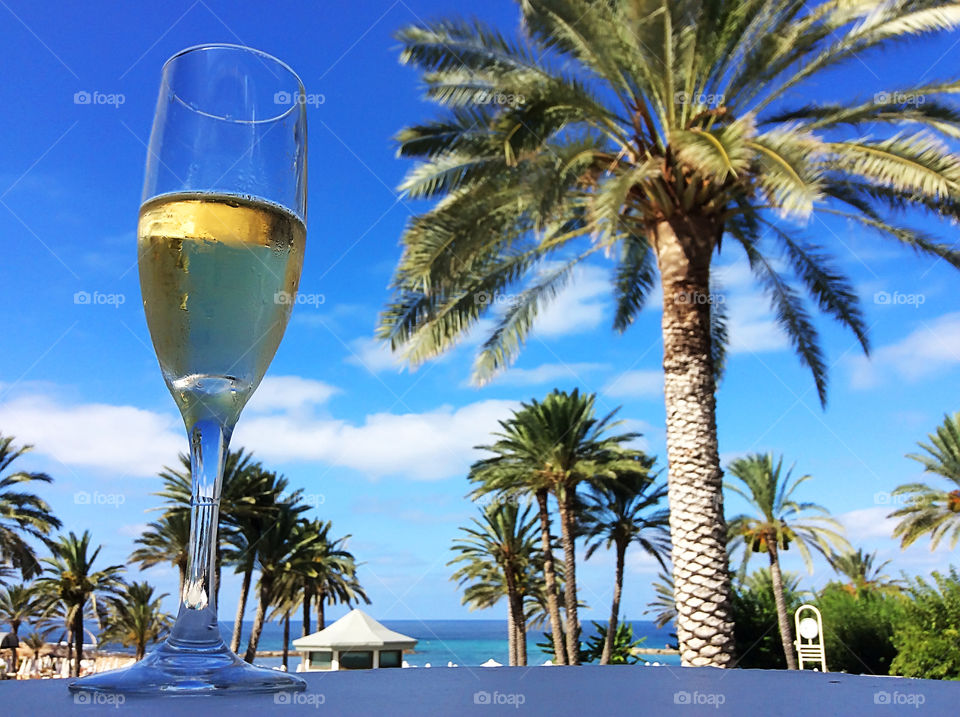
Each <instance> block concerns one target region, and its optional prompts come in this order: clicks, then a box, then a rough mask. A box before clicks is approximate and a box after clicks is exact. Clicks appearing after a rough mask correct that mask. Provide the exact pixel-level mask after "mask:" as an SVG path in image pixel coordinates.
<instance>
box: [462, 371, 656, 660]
mask: <svg viewBox="0 0 960 717" xmlns="http://www.w3.org/2000/svg"><path fill="white" fill-rule="evenodd" d="M595 402H596V395H594V394H590V395H586V394H581V393H580V392H579V390H577V389H574V390H573V391H572V392H571V393H567V392H565V391H559V390H556V389H555V390H554V391H552V392H551V393H550V394H549V395H548V396H547V397H546V398H545V399H544V400H543V402H539V401H537V400H533V401H531V402H530V403H524V404H521V407H520V409H519V410H517V411H516V412H515V413H514V414H513V416H512V417H510V418H509V419H507V420H505V421H501V422H500V426H501V429H502V430H501V431H500V432H498V433H496V434H494V435H495V437H496V438H498V440H497V442H496V443H494V444H493V445H491V446H481V448H482V449H484V450H487V451H490V452H492V453H494V456H493V457H491V458H489V459H485V460H481V461H479V462H478V463H475V464H474V466H473V467H472V469H471V473H470V480H471V481H473V482H475V483H477V484H478V489H477V490H476V491H475V492H474V495H479V494H482V493H484V492H498V493H503V494H506V495H517V494H520V495H528V494H530V493H533V495H535V496H536V497H537V501H538V508H539V517H540V525H541V546H542V550H543V551H544V552H543V554H544V556H546V557H548V558H549V557H550V553H551V550H550V542H549V538H550V534H549V513H546V503H545V501H543V500H542V497H543V496H544V495H545V493H547V492H548V493H550V494H552V495H553V496H554V497H555V498H556V501H557V508H558V513H559V516H560V544H561V546H562V547H563V558H564V574H565V578H566V582H565V585H564V588H565V589H564V600H565V605H564V612H565V614H566V630H565V635H566V645H565V650H566V656H567V661H568V662H569V664H573V665H575V664H579V654H580V620H579V618H578V614H577V581H576V569H577V568H576V543H575V539H576V521H577V517H578V512H579V502H578V499H577V487H578V486H579V485H580V484H581V483H582V482H583V481H586V480H596V479H599V478H602V477H606V478H615V477H616V475H617V471H623V472H625V471H630V470H636V469H637V463H636V461H635V460H634V459H635V457H636V452H635V451H630V450H628V449H626V448H625V447H624V444H626V443H628V442H629V441H631V440H633V439H635V438H637V436H638V434H636V433H622V434H611V433H610V431H612V430H613V429H615V428H617V427H618V426H619V425H621V422H620V421H614V416H615V415H616V410H614V411H612V412H610V413H608V414H607V415H606V416H604V417H602V418H597V417H596V414H595V411H594V405H595ZM551 562H552V561H551ZM554 572H555V571H554ZM554 582H555V579H554ZM548 594H549V592H548ZM554 619H555V616H554V613H553V610H552V609H551V628H552V631H553V633H554V635H553V637H554V639H556V638H557V635H556V628H554V627H553V624H552V623H553V621H554ZM556 654H557V655H560V654H561V653H560V652H559V651H558V652H557V653H556Z"/></svg>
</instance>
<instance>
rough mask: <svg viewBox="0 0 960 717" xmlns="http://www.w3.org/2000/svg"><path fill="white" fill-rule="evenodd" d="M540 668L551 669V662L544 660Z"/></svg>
mask: <svg viewBox="0 0 960 717" xmlns="http://www.w3.org/2000/svg"><path fill="white" fill-rule="evenodd" d="M541 667H553V660H544V661H543V664H542V665H541Z"/></svg>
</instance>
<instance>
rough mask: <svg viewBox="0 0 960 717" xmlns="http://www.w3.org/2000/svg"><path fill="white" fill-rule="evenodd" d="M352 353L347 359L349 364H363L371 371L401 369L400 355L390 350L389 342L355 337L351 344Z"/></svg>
mask: <svg viewBox="0 0 960 717" xmlns="http://www.w3.org/2000/svg"><path fill="white" fill-rule="evenodd" d="M349 347H350V355H349V356H347V358H346V359H345V360H346V362H347V363H348V364H352V365H354V366H361V367H363V368H365V369H367V370H368V371H370V372H371V373H382V372H383V371H389V370H393V371H399V370H400V362H399V360H398V356H397V355H396V354H394V353H393V352H392V351H391V350H390V346H389V344H387V343H385V342H383V341H378V340H377V339H373V338H366V337H364V338H359V339H354V340H353V341H351V342H350V344H349Z"/></svg>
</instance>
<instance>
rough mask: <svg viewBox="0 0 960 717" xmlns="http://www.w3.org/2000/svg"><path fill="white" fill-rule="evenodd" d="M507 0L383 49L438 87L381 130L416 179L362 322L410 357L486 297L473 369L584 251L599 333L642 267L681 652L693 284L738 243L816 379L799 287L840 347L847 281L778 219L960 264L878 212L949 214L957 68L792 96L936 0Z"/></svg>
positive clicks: (715, 467) (525, 325)
mask: <svg viewBox="0 0 960 717" xmlns="http://www.w3.org/2000/svg"><path fill="white" fill-rule="evenodd" d="M518 4H519V5H520V9H521V16H522V18H521V36H520V37H519V38H517V39H513V38H508V37H505V36H504V35H503V34H502V33H501V32H499V31H497V30H494V29H491V28H489V27H486V26H484V25H483V24H482V23H480V22H460V21H453V20H450V21H437V22H433V23H429V24H421V25H417V26H413V27H408V28H406V29H404V30H402V31H401V32H400V33H399V40H400V42H401V43H402V52H401V61H402V62H403V63H405V64H408V65H412V66H414V67H416V68H417V69H419V70H420V71H422V73H423V80H424V83H425V85H426V88H427V89H426V92H427V95H428V97H429V98H430V99H432V100H433V101H435V102H437V103H438V104H440V105H442V106H443V107H444V108H445V110H444V111H443V112H442V114H441V116H439V117H438V118H437V119H435V120H433V121H429V122H424V123H421V124H417V125H413V126H409V127H407V128H406V129H404V130H402V131H401V132H400V133H399V135H398V136H397V140H398V143H399V154H400V156H402V157H408V158H412V159H416V160H419V162H418V164H417V165H416V166H415V167H414V168H413V169H412V170H411V171H410V173H409V174H408V175H407V177H406V179H405V181H404V182H403V184H402V185H401V189H402V190H403V191H404V193H405V194H406V196H408V197H410V198H413V199H437V200H439V201H437V203H436V205H435V206H434V207H433V208H432V209H430V210H428V211H425V212H424V213H422V214H420V215H418V216H416V217H414V218H413V220H412V221H411V222H410V223H409V224H408V226H407V229H406V231H405V232H404V235H403V238H402V242H403V256H402V258H401V259H400V262H399V264H398V266H397V269H396V271H395V275H394V280H393V289H394V295H393V298H392V300H391V302H390V303H389V305H388V306H387V308H386V309H385V311H384V312H383V314H382V315H381V319H380V327H379V330H378V335H379V336H380V337H381V338H383V339H385V340H387V341H389V342H390V344H391V345H392V347H393V348H394V349H395V350H397V351H400V352H402V354H403V357H404V359H405V360H406V361H407V362H409V363H411V364H419V363H421V362H423V361H426V360H428V359H430V358H432V357H434V356H436V355H438V354H440V353H441V352H443V351H445V350H446V349H448V348H450V347H451V346H452V345H454V344H455V343H456V342H457V341H458V339H460V338H462V337H463V336H464V335H465V333H466V332H467V331H469V330H470V329H471V328H473V327H475V326H476V325H477V322H478V320H479V319H480V318H482V317H483V316H484V315H486V314H487V313H489V312H491V308H492V307H496V308H495V309H494V313H495V317H494V318H495V321H496V329H495V330H494V331H493V333H492V334H491V335H490V336H489V338H488V339H487V340H486V342H484V343H483V344H482V346H481V348H480V352H479V354H478V356H477V359H476V363H475V371H474V374H475V378H476V379H477V380H478V381H481V382H482V381H485V380H488V379H489V378H490V377H491V376H492V375H493V374H494V373H495V372H496V371H498V370H500V369H502V368H503V367H504V366H506V365H508V364H509V363H510V362H511V361H512V360H513V359H514V358H515V357H516V355H517V354H518V352H519V350H520V349H521V347H522V345H523V343H524V341H525V339H526V337H527V336H528V335H529V333H530V331H531V330H532V328H533V326H534V324H535V320H536V317H537V315H538V314H539V313H541V311H542V309H543V307H544V305H545V304H546V303H547V302H549V301H550V300H551V299H552V298H554V297H555V296H556V294H557V292H558V291H559V290H560V289H561V288H562V287H563V286H565V285H566V284H568V283H569V282H570V281H572V280H574V278H575V276H576V269H577V267H578V266H580V265H582V264H583V263H584V262H588V261H592V260H593V257H611V256H612V257H614V258H615V259H616V263H615V272H614V279H613V282H612V284H613V293H614V298H615V301H616V310H615V317H614V328H615V329H616V330H618V331H624V330H626V329H627V328H628V327H629V326H630V325H631V324H632V323H633V321H634V319H635V318H636V316H637V314H638V312H639V311H640V310H641V309H642V308H643V307H644V306H645V304H646V301H647V298H648V296H649V295H650V293H651V291H653V290H654V287H655V286H656V285H657V283H658V277H659V285H660V288H661V289H662V295H663V297H664V300H663V309H662V333H663V346H664V350H663V368H664V389H665V391H664V394H665V395H664V398H665V402H666V416H667V454H668V461H669V486H670V521H671V532H672V534H673V549H672V558H673V559H672V562H673V571H674V578H675V581H676V588H677V607H678V617H677V631H678V635H679V639H680V646H681V651H682V654H683V661H684V663H685V664H693V665H718V666H725V665H729V664H731V663H732V660H733V647H734V640H733V624H732V620H731V613H730V580H729V575H728V571H727V554H726V546H725V539H726V529H725V526H724V520H723V507H722V488H721V483H722V471H721V469H720V454H719V450H718V447H717V430H716V405H715V392H716V379H717V376H718V374H719V373H720V371H721V370H722V367H723V349H724V344H725V337H726V331H725V323H724V321H723V318H724V317H723V311H722V309H723V304H722V302H720V301H718V300H716V297H714V296H713V295H712V294H711V290H712V284H711V273H712V269H711V263H712V260H713V255H714V253H715V252H716V253H719V252H720V249H721V246H724V247H726V248H727V250H728V252H729V251H730V250H731V249H732V248H738V249H742V251H743V255H744V256H745V257H746V259H747V261H748V262H749V265H750V268H751V269H752V271H753V274H754V275H755V277H756V279H757V281H758V282H759V284H760V285H761V286H762V288H763V290H764V291H765V292H766V293H767V295H768V296H769V297H770V301H771V305H772V308H773V309H774V312H775V315H776V318H777V321H778V323H779V324H780V326H782V327H783V329H784V330H785V332H786V334H787V335H788V337H789V338H790V341H791V343H792V344H793V347H794V348H795V350H796V351H797V353H798V355H799V357H800V360H801V362H802V363H804V364H805V365H806V366H808V367H809V368H810V370H811V371H812V373H813V378H814V383H815V385H816V388H817V392H818V394H819V397H820V400H821V402H825V401H826V394H827V361H826V360H825V358H824V355H823V352H822V349H821V347H820V340H819V335H818V332H817V330H816V328H815V326H814V323H813V320H812V318H811V314H810V310H809V304H808V302H807V301H805V300H804V294H807V295H809V297H810V298H811V299H812V300H813V303H815V304H816V305H817V307H818V308H819V309H820V310H821V311H822V312H824V313H826V314H827V315H828V316H830V317H832V318H834V319H836V320H837V321H839V322H840V323H841V324H843V325H844V326H846V327H848V328H849V329H850V330H851V331H852V332H853V333H854V334H855V335H856V337H857V339H858V340H859V342H860V344H861V345H862V346H863V348H864V350H866V349H867V348H868V340H867V335H866V327H865V325H864V321H863V319H862V316H861V311H860V308H859V302H858V298H857V295H856V292H855V290H854V288H853V286H852V284H851V282H850V281H849V280H848V279H847V278H846V277H845V276H844V275H843V273H842V272H840V271H838V269H837V268H836V267H835V266H834V263H833V261H832V259H831V257H830V255H829V252H828V251H827V250H825V248H824V247H822V246H818V245H816V244H814V243H812V242H810V241H808V240H806V239H804V238H803V237H802V236H801V233H802V232H801V228H802V227H803V226H804V225H811V224H812V222H811V221H810V220H811V218H812V217H814V216H817V215H829V216H835V217H841V218H843V219H845V220H848V221H851V222H854V223H856V224H857V225H858V226H861V227H864V228H865V229H868V230H870V231H871V232H874V233H876V234H877V235H878V236H880V237H882V238H884V239H887V240H890V239H893V240H895V241H898V242H900V243H901V244H903V245H905V246H907V247H909V248H910V249H912V250H915V251H918V252H921V253H924V254H927V255H931V256H933V257H937V258H942V259H944V260H945V261H946V262H947V263H949V264H951V265H953V266H955V267H958V266H960V252H958V251H956V250H954V249H952V248H951V247H950V245H949V244H947V243H941V242H939V241H938V240H937V239H936V238H935V237H932V236H930V235H928V234H927V233H924V232H921V231H918V230H914V229H912V228H910V227H909V226H906V225H905V224H904V221H903V217H904V216H905V214H904V213H902V212H900V211H899V210H901V209H903V208H915V209H917V210H920V211H926V212H928V213H929V214H930V215H932V216H935V217H937V218H940V219H956V218H957V217H960V201H958V199H960V196H958V195H960V158H958V157H957V155H955V154H954V153H952V152H951V151H950V150H949V149H948V148H947V147H946V145H945V143H944V139H945V138H947V139H953V138H955V137H956V136H958V134H960V128H958V125H960V113H958V111H957V110H956V109H955V108H954V107H953V106H952V105H949V104H946V103H945V102H944V101H943V98H944V97H945V96H947V95H949V94H952V93H954V92H956V91H957V90H958V89H960V85H958V82H957V78H956V73H953V72H951V73H950V76H949V77H948V78H947V79H945V80H940V79H935V80H931V81H929V82H923V81H922V80H916V81H914V82H913V83H908V84H906V85H905V86H899V87H890V86H882V87H877V88H871V89H870V90H869V91H867V92H864V96H863V97H853V96H850V97H846V98H844V97H841V98H840V99H839V100H836V101H833V102H830V103H823V102H818V101H815V100H812V99H811V100H805V99H804V94H805V93H806V94H807V96H808V97H816V96H817V95H816V94H813V92H814V91H815V92H816V93H817V94H819V88H820V85H819V84H818V83H823V82H825V81H828V80H827V79H826V78H825V77H824V75H823V73H824V72H828V71H829V72H835V71H837V70H838V69H839V68H842V67H844V66H846V65H855V64H856V63H857V62H859V58H860V56H861V55H862V53H864V52H871V51H874V50H878V49H879V48H886V47H889V46H891V45H893V44H894V43H896V42H897V41H901V40H904V39H907V38H911V37H918V36H929V35H933V34H936V33H940V32H944V31H948V30H951V29H953V28H955V27H957V26H958V25H960V7H958V6H957V4H956V3H955V2H948V1H947V0H892V1H891V2H884V3H876V2H841V1H840V0H819V1H815V2H800V0H790V1H788V2H784V0H671V1H670V2H667V1H666V0H629V1H628V0H609V1H606V2H596V1H595V0H518ZM876 90H885V91H884V92H877V93H876V94H874V92H875V91H876ZM918 97H919V98H923V99H924V102H922V103H921V102H917V101H915V100H916V99H917V98H918ZM906 216H909V215H906ZM724 239H726V242H725V243H724V242H723V240H724ZM778 254H779V255H782V259H783V263H782V265H781V263H779V261H777V260H775V257H776V258H777V259H779V257H777V255H778ZM781 266H783V267H785V268H787V269H788V270H789V272H790V274H792V275H793V276H791V275H790V274H786V273H783V272H781ZM505 297H506V298H509V299H510V301H509V302H505V301H502V300H501V299H503V298H505ZM700 595H705V596H706V597H697V599H695V600H694V599H692V598H694V597H696V596H700Z"/></svg>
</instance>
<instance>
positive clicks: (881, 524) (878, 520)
mask: <svg viewBox="0 0 960 717" xmlns="http://www.w3.org/2000/svg"><path fill="white" fill-rule="evenodd" d="M896 507H897V506H890V505H883V506H878V507H876V508H862V509H860V510H851V511H849V512H847V513H841V514H840V515H837V516H834V518H835V519H836V520H837V521H839V522H840V524H841V525H843V527H844V528H846V529H847V536H846V537H847V540H849V541H850V542H851V543H852V544H853V545H857V544H858V543H861V542H863V541H865V540H870V539H873V538H889V537H890V536H891V535H892V534H893V528H894V526H896V524H897V519H896V518H888V517H887V516H888V515H889V514H890V513H891V512H893V511H894V510H896Z"/></svg>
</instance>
